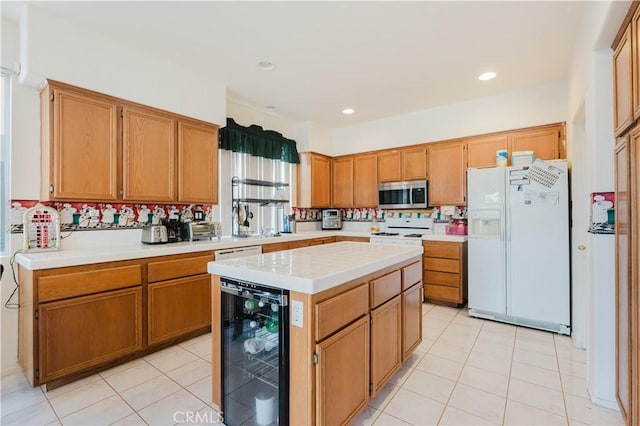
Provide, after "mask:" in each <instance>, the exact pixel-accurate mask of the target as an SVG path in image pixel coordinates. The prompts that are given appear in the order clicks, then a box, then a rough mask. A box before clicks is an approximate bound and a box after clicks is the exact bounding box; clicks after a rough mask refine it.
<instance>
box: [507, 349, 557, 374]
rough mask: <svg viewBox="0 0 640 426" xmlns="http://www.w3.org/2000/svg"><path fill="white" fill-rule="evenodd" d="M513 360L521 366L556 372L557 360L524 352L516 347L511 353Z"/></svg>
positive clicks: (536, 353)
mask: <svg viewBox="0 0 640 426" xmlns="http://www.w3.org/2000/svg"><path fill="white" fill-rule="evenodd" d="M513 360H514V361H518V362H521V363H523V364H529V365H535V366H536V367H540V368H546V369H547V370H552V371H558V360H557V358H556V357H555V356H549V355H545V354H542V353H538V352H533V351H525V350H523V349H522V348H520V347H516V349H515V350H514V351H513Z"/></svg>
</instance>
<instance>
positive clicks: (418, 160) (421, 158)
mask: <svg viewBox="0 0 640 426" xmlns="http://www.w3.org/2000/svg"><path fill="white" fill-rule="evenodd" d="M426 178H427V149H426V148H408V149H405V150H403V151H402V180H418V179H426Z"/></svg>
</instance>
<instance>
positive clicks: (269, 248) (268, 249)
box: [262, 243, 289, 253]
mask: <svg viewBox="0 0 640 426" xmlns="http://www.w3.org/2000/svg"><path fill="white" fill-rule="evenodd" d="M287 249H289V243H273V244H264V245H263V246H262V253H272V252H274V251H282V250H287Z"/></svg>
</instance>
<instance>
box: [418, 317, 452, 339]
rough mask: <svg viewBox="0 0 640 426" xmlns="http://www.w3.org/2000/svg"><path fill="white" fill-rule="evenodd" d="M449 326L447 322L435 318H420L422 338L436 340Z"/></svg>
mask: <svg viewBox="0 0 640 426" xmlns="http://www.w3.org/2000/svg"><path fill="white" fill-rule="evenodd" d="M447 325H449V323H448V322H445V321H441V320H439V319H435V318H427V317H423V318H422V338H423V339H428V340H436V339H437V338H438V337H440V335H441V334H442V332H443V331H444V330H445V328H447Z"/></svg>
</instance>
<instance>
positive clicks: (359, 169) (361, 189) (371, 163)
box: [353, 154, 378, 207]
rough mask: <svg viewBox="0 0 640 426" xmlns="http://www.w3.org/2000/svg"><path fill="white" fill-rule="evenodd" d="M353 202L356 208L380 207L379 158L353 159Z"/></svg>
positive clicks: (372, 155) (374, 155)
mask: <svg viewBox="0 0 640 426" xmlns="http://www.w3.org/2000/svg"><path fill="white" fill-rule="evenodd" d="M353 201H354V205H355V207H377V206H378V156H377V155H376V154H365V155H356V156H355V157H354V158H353Z"/></svg>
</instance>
